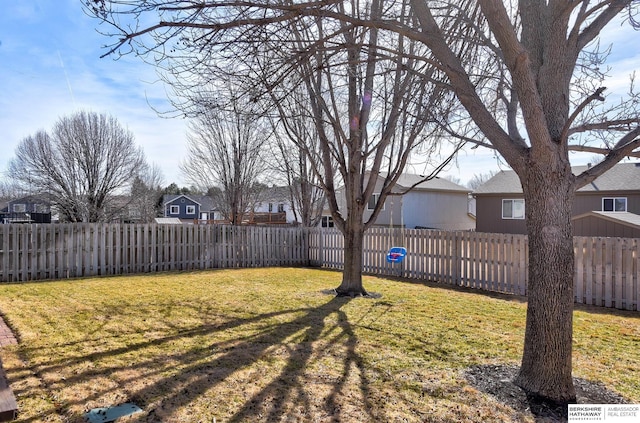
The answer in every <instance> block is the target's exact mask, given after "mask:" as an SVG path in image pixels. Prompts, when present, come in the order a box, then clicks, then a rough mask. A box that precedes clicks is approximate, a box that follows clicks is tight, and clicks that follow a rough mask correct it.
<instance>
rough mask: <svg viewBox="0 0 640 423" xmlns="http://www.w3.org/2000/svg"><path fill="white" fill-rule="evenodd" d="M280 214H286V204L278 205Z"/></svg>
mask: <svg viewBox="0 0 640 423" xmlns="http://www.w3.org/2000/svg"><path fill="white" fill-rule="evenodd" d="M278 213H284V203H280V204H278Z"/></svg>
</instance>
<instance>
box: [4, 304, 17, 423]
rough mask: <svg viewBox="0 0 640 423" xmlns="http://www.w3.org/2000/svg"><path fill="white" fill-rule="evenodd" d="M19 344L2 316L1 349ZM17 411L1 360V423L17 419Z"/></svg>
mask: <svg viewBox="0 0 640 423" xmlns="http://www.w3.org/2000/svg"><path fill="white" fill-rule="evenodd" d="M17 344H18V340H17V339H16V337H15V335H14V334H13V331H12V330H11V328H10V327H9V326H8V325H7V323H6V322H5V321H4V319H3V318H2V316H0V348H3V347H6V346H8V345H17ZM17 410H18V404H17V403H16V398H15V396H14V395H13V391H12V390H11V387H10V386H9V383H8V382H7V375H6V374H5V373H4V369H3V368H2V361H1V360H0V422H6V421H10V420H13V419H15V417H16V413H17Z"/></svg>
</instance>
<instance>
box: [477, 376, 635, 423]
mask: <svg viewBox="0 0 640 423" xmlns="http://www.w3.org/2000/svg"><path fill="white" fill-rule="evenodd" d="M517 373H518V367H516V366H500V365H498V366H496V365H484V366H473V367H470V368H469V369H467V371H466V372H465V376H466V379H467V381H468V382H469V384H470V385H472V386H473V387H475V388H476V389H478V390H480V391H482V392H485V393H487V394H489V395H491V396H492V397H494V398H495V399H496V400H497V401H498V402H500V403H502V404H504V405H507V406H509V407H511V408H513V409H514V410H515V411H517V412H520V413H523V414H531V415H533V417H534V419H535V421H536V422H537V423H556V422H566V421H567V420H568V416H567V405H566V404H550V403H548V402H545V401H542V400H540V399H539V398H534V397H531V396H530V395H527V393H526V392H525V391H523V390H522V389H521V388H520V387H518V386H516V385H515V384H514V383H513V380H514V379H515V378H516V375H517ZM573 384H574V387H575V390H576V397H577V401H576V402H577V403H578V404H628V403H629V402H628V401H627V400H626V399H625V398H624V397H623V396H621V395H619V394H617V393H616V392H612V391H610V390H609V389H607V388H606V387H605V386H604V385H603V384H601V383H599V382H593V381H589V380H585V379H581V378H576V377H574V378H573Z"/></svg>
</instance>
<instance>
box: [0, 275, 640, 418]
mask: <svg viewBox="0 0 640 423" xmlns="http://www.w3.org/2000/svg"><path fill="white" fill-rule="evenodd" d="M340 277H341V275H340V274H339V273H335V272H328V271H322V270H312V269H281V268H275V269H250V270H219V271H207V272H194V273H167V274H159V275H158V274H154V275H136V276H128V277H108V278H94V279H83V280H73V281H62V282H39V283H28V284H16V285H3V286H0V310H1V311H2V313H3V314H4V315H5V316H6V320H7V321H8V322H9V324H10V325H11V326H12V327H13V328H14V329H15V330H16V332H17V334H18V336H19V338H20V344H19V345H18V346H15V347H8V348H5V349H3V350H2V351H1V354H2V360H3V365H4V367H5V370H6V371H7V374H8V377H9V379H10V382H11V386H12V387H13V389H14V392H15V394H16V397H17V399H18V404H19V407H20V416H19V421H23V422H27V421H28V422H33V421H65V422H80V421H82V414H83V413H84V412H86V411H88V410H89V409H92V408H95V407H105V406H109V405H116V404H120V403H123V402H134V403H136V404H137V405H139V406H140V407H142V408H143V410H144V413H142V414H139V415H137V416H135V417H134V418H131V419H130V421H150V422H157V421H162V422H211V421H213V418H214V417H215V418H216V420H217V421H218V422H229V421H231V422H233V421H235V422H245V421H269V422H271V421H316V422H324V421H341V422H378V421H385V422H387V421H389V422H392V421H398V422H400V421H403V422H404V421H409V422H423V421H433V422H459V421H469V422H490V421H495V422H503V421H534V418H533V417H532V416H531V414H526V413H523V412H521V411H518V410H515V409H512V408H510V407H509V406H507V405H504V404H501V403H500V402H499V401H497V400H496V399H494V398H493V397H491V396H489V395H487V394H485V393H483V392H480V391H479V390H477V389H475V388H474V387H472V386H471V385H470V384H469V383H468V382H467V380H466V379H465V376H464V374H465V369H467V368H469V367H471V366H482V365H517V363H518V360H519V358H520V354H521V348H522V345H521V344H522V339H523V335H524V322H525V308H526V306H525V304H523V303H522V302H520V301H517V300H516V299H515V298H511V297H490V296H484V295H480V294H477V293H471V292H460V291H454V290H448V289H443V288H439V287H437V286H426V285H420V284H411V283H406V282H399V281H391V280H387V279H381V278H373V277H366V278H365V286H366V287H367V288H368V289H369V290H371V291H374V292H377V293H380V294H382V297H381V298H379V299H362V298H359V299H351V300H350V299H344V298H334V297H332V296H328V295H325V294H323V293H322V291H323V290H325V289H327V288H332V287H335V286H337V285H338V284H339V280H340ZM599 311H600V310H599ZM638 321H639V320H638V315H637V313H636V314H634V313H602V312H594V311H591V310H580V311H577V312H576V325H575V326H576V342H575V345H576V359H575V362H576V364H575V374H576V376H579V377H584V378H587V379H593V380H600V381H602V382H603V383H605V384H606V385H607V387H608V388H610V389H613V390H615V391H618V392H620V393H622V394H624V395H625V396H626V397H627V398H628V399H629V400H631V401H632V402H640V388H639V387H638V384H637V380H639V379H640V373H639V370H638V369H640V362H639V360H638V358H637V351H638V346H639V345H638V344H639V340H640V333H639V328H638Z"/></svg>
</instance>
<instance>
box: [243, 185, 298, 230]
mask: <svg viewBox="0 0 640 423" xmlns="http://www.w3.org/2000/svg"><path fill="white" fill-rule="evenodd" d="M247 217H248V223H256V224H259V223H264V224H289V225H296V224H298V223H299V222H298V221H297V219H296V215H295V213H294V212H293V207H292V206H291V196H290V192H289V187H276V186H274V187H271V188H266V189H265V190H264V191H263V192H262V193H261V194H260V200H259V201H257V202H256V204H255V205H254V207H253V211H252V212H251V213H249V215H248V216H247Z"/></svg>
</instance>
